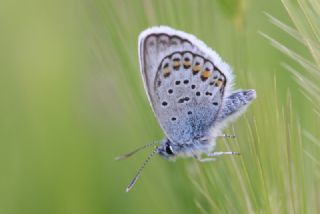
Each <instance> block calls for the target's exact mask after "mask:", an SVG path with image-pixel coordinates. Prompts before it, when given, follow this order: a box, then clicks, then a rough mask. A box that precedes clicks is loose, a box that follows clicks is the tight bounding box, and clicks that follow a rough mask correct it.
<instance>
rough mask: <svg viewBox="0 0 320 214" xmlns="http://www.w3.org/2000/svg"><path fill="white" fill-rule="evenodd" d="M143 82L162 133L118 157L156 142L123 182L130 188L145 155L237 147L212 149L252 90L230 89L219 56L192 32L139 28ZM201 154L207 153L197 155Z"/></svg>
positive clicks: (197, 154)
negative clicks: (140, 30) (150, 151)
mask: <svg viewBox="0 0 320 214" xmlns="http://www.w3.org/2000/svg"><path fill="white" fill-rule="evenodd" d="M138 49H139V60H140V69H141V74H142V77H143V80H144V86H145V89H146V92H147V96H148V99H149V101H150V104H151V106H152V109H153V111H154V113H155V115H156V117H157V119H158V121H159V123H160V126H161V127H162V129H163V131H164V133H165V135H166V138H165V139H163V140H162V141H160V142H155V143H152V144H147V145H145V146H143V147H141V148H138V149H136V150H135V151H133V152H130V153H128V154H125V155H123V156H120V157H118V158H117V159H125V158H127V157H129V156H131V155H132V154H134V153H136V152H137V151H140V150H141V149H144V148H146V147H149V146H153V145H156V144H160V145H159V146H156V148H155V150H154V151H153V152H152V153H151V154H150V155H149V156H148V158H147V159H146V160H145V162H144V163H143V165H142V166H141V167H140V169H139V170H138V172H137V174H136V176H135V177H134V178H133V180H132V181H131V182H130V184H129V185H128V187H127V189H126V191H129V190H130V189H131V188H132V186H133V185H134V184H135V182H136V180H137V179H138V177H139V175H140V173H141V171H142V169H143V168H144V166H145V165H146V163H147V162H148V161H149V160H150V158H151V157H152V156H153V155H154V154H156V153H158V154H159V155H160V156H162V157H164V158H167V159H175V158H176V157H177V156H191V157H195V158H196V159H198V160H199V161H210V160H213V159H214V158H212V157H214V156H219V155H225V154H239V153H238V152H212V151H213V150H214V147H215V142H216V138H217V137H219V136H223V135H221V130H222V129H223V128H224V127H225V126H226V124H227V123H228V122H230V121H232V120H234V119H236V118H237V117H238V116H239V115H241V114H242V113H243V112H244V111H245V109H246V107H248V106H249V104H250V103H251V102H252V101H253V100H254V99H255V98H256V92H255V91H254V90H237V91H233V90H232V86H233V74H232V71H231V69H230V67H229V66H228V65H227V64H226V63H224V62H223V61H222V60H221V58H220V57H219V55H218V54H217V53H216V52H214V51H213V50H212V49H210V48H209V47H207V46H206V45H205V44H204V43H203V42H202V41H200V40H198V39H197V38H196V37H195V36H193V35H190V34H187V33H185V32H182V31H178V30H174V29H172V28H169V27H165V26H160V27H152V28H149V29H147V30H145V31H143V32H142V33H141V34H140V36H139V42H138ZM203 153H205V154H206V155H207V156H208V157H209V158H208V157H207V158H203V159H202V158H201V154H203Z"/></svg>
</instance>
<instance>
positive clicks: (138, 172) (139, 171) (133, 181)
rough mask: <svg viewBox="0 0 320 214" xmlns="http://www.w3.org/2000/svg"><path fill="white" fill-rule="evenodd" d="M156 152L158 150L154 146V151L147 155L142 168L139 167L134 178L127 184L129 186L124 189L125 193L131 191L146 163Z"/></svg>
mask: <svg viewBox="0 0 320 214" xmlns="http://www.w3.org/2000/svg"><path fill="white" fill-rule="evenodd" d="M157 150H158V147H157V146H156V148H155V150H154V151H153V152H152V153H151V154H149V156H148V157H147V158H146V160H145V161H144V162H143V164H142V166H140V168H139V169H138V171H137V173H136V175H135V176H134V178H133V179H132V180H131V182H130V183H129V185H128V187H127V189H126V192H129V191H130V190H131V188H132V187H133V186H134V184H135V183H136V182H137V180H138V178H139V176H140V174H141V172H142V170H143V169H144V167H145V166H146V165H147V163H148V162H149V161H150V159H151V158H152V157H153V156H154V155H155V154H156V153H157Z"/></svg>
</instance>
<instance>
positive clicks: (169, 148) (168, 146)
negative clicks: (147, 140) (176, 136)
mask: <svg viewBox="0 0 320 214" xmlns="http://www.w3.org/2000/svg"><path fill="white" fill-rule="evenodd" d="M166 152H167V154H169V155H174V153H173V151H172V147H171V146H170V144H166Z"/></svg>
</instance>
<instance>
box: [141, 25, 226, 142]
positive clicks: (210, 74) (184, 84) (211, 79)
mask: <svg viewBox="0 0 320 214" xmlns="http://www.w3.org/2000/svg"><path fill="white" fill-rule="evenodd" d="M139 58H140V66H141V72H142V76H143V80H144V83H145V88H146V91H147V94H148V98H149V101H150V103H151V105H152V108H153V111H154V112H155V114H156V116H157V119H158V121H159V123H160V125H161V127H162V128H163V130H164V132H165V134H166V136H167V137H168V138H169V139H170V140H171V141H172V142H173V143H178V144H184V143H192V141H193V140H195V139H198V138H201V137H203V136H205V135H206V134H207V132H208V130H209V128H210V127H212V125H213V124H214V121H215V118H216V117H217V115H218V112H219V110H220V108H221V106H222V104H223V100H224V98H225V96H227V93H228V92H229V91H230V90H231V86H232V74H231V71H230V69H229V67H228V66H227V65H226V64H225V63H223V62H222V60H221V59H220V57H219V56H218V55H217V54H216V53H215V52H214V51H212V50H211V49H210V48H208V47H207V46H206V45H205V44H204V43H203V42H201V41H200V40H198V39H196V38H195V37H194V36H192V35H190V34H187V33H184V32H181V31H175V30H173V29H171V28H168V27H156V28H150V29H148V30H146V31H144V32H142V33H141V35H140V37H139Z"/></svg>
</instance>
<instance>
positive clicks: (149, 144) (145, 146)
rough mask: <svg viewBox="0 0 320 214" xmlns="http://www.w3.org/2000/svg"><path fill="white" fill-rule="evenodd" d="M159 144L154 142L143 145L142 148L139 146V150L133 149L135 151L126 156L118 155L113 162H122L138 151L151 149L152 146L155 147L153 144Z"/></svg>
mask: <svg viewBox="0 0 320 214" xmlns="http://www.w3.org/2000/svg"><path fill="white" fill-rule="evenodd" d="M159 143H160V142H159V141H156V142H153V143H148V144H146V145H144V146H141V147H139V148H137V149H135V150H133V151H131V152H128V153H126V154H123V155H120V156H118V157H116V158H115V160H124V159H127V158H129V157H130V156H132V155H134V154H135V153H137V152H139V151H141V150H143V149H145V148H148V147H151V146H153V145H155V144H159Z"/></svg>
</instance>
